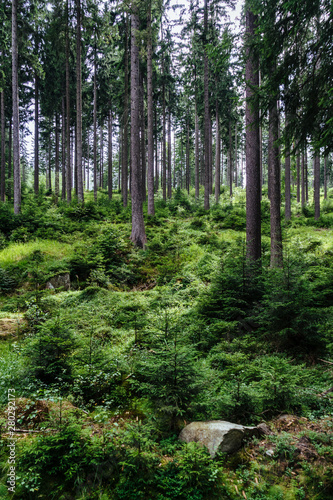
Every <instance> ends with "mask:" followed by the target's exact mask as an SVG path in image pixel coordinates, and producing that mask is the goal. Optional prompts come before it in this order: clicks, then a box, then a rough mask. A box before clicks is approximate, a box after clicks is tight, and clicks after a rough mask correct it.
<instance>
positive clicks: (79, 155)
mask: <svg viewBox="0 0 333 500" xmlns="http://www.w3.org/2000/svg"><path fill="white" fill-rule="evenodd" d="M76 168H77V197H78V200H79V201H80V202H83V200H84V194H83V179H82V70H81V0H76Z"/></svg>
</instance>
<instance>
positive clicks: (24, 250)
mask: <svg viewBox="0 0 333 500" xmlns="http://www.w3.org/2000/svg"><path fill="white" fill-rule="evenodd" d="M36 250H40V251H41V252H43V253H44V254H45V256H46V258H50V259H54V258H56V259H57V260H58V259H63V258H64V257H68V256H70V255H71V254H72V253H73V245H70V244H68V243H60V242H58V241H55V240H39V239H36V240H35V241H29V242H27V243H11V244H10V245H9V246H8V247H6V248H4V249H3V250H1V252H0V266H3V267H7V266H10V265H12V264H15V263H17V262H19V261H21V260H23V259H26V258H27V257H28V256H29V255H30V254H31V253H32V252H35V251H36Z"/></svg>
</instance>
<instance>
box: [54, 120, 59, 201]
mask: <svg viewBox="0 0 333 500" xmlns="http://www.w3.org/2000/svg"><path fill="white" fill-rule="evenodd" d="M54 194H55V199H56V202H58V197H59V115H58V113H56V116H55V178H54Z"/></svg>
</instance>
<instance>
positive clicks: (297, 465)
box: [0, 190, 333, 500]
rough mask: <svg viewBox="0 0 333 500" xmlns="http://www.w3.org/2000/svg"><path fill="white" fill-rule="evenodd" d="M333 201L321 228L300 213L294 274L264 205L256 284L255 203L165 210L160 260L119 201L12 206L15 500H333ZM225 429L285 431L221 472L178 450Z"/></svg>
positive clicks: (0, 308)
mask: <svg viewBox="0 0 333 500" xmlns="http://www.w3.org/2000/svg"><path fill="white" fill-rule="evenodd" d="M330 194H332V199H331V198H329V199H328V200H325V201H324V202H323V203H322V216H321V219H320V221H317V222H315V221H314V218H313V209H312V207H311V206H308V205H307V206H306V207H304V208H303V209H301V207H299V206H298V205H297V204H296V203H294V204H293V215H292V220H291V221H289V222H287V223H285V222H284V223H283V240H284V241H283V244H284V269H281V270H272V269H270V267H269V245H270V239H269V205H268V202H267V201H266V200H265V198H264V199H263V202H262V246H263V251H262V271H261V273H259V275H258V276H257V277H256V278H255V279H254V278H250V277H249V276H250V275H249V273H247V270H246V262H245V257H244V255H245V250H244V245H245V242H244V240H245V232H244V231H245V198H244V196H245V195H244V192H242V191H241V190H238V191H237V192H236V195H235V197H234V199H233V200H232V203H231V202H230V199H229V198H228V197H226V196H225V195H223V196H222V197H221V202H220V204H219V205H213V206H212V208H211V209H210V210H209V211H208V212H206V211H204V210H203V208H202V200H201V199H200V200H199V201H195V200H194V198H193V193H191V195H190V196H188V195H187V194H185V193H182V192H177V193H176V194H175V196H174V197H173V198H172V199H171V200H170V201H168V202H167V203H165V202H163V200H160V199H157V203H156V215H155V216H154V217H151V218H146V231H147V240H148V243H147V247H146V248H145V249H144V250H137V249H135V248H133V246H132V244H131V242H130V240H129V235H130V207H127V208H123V207H122V206H121V202H120V198H119V197H118V195H116V196H115V198H114V199H113V200H112V201H111V202H109V201H108V200H107V196H106V193H104V192H100V193H99V201H98V203H97V204H94V203H93V202H92V201H89V200H88V201H87V202H86V203H85V205H84V206H80V205H77V204H76V203H75V202H73V203H72V205H70V206H67V205H65V204H60V205H59V207H57V206H55V205H54V204H53V203H52V199H51V198H50V197H47V196H44V195H41V197H40V199H39V200H37V201H36V200H34V198H33V196H30V195H28V194H27V195H26V197H25V199H24V200H23V208H22V214H21V215H20V216H14V215H13V214H12V213H11V210H10V209H9V207H7V206H6V205H5V206H2V207H0V231H1V232H0V246H1V248H2V249H1V250H0V291H1V296H0V359H1V367H0V386H1V397H0V403H1V408H0V432H1V449H0V453H1V462H2V482H1V483H0V498H4V499H10V498H13V499H22V500H24V499H30V498H56V499H82V500H83V499H88V498H92V499H95V498H96V499H103V500H107V499H126V500H130V499H133V500H134V499H135V500H136V499H147V500H149V499H157V500H167V499H180V500H181V499H184V500H201V499H202V500H204V499H206V498H220V499H236V498H246V499H248V500H255V499H257V500H258V499H265V500H266V499H267V500H270V499H272V500H273V499H275V500H278V499H287V500H289V499H290V500H294V499H295V500H296V499H309V500H310V499H311V500H312V499H317V500H326V499H327V500H328V499H331V498H332V497H333V481H332V477H333V476H332V472H333V451H332V450H333V448H332V440H333V438H332V426H333V412H332V393H331V392H329V390H330V388H331V387H332V386H333V374H332V363H333V361H332V349H333V344H332V332H333V323H332V312H333V288H332V283H333V266H332V255H333V232H332V227H333V218H332V215H333V192H332V193H330ZM52 283H53V284H52ZM8 389H12V390H13V394H14V390H15V402H16V430H17V432H16V434H15V437H16V438H17V442H16V456H15V467H16V476H17V478H16V485H15V488H16V489H15V493H10V492H8V488H7V487H8V485H7V484H6V481H7V478H8V473H9V464H8V444H9V442H10V435H9V434H8V432H6V431H7V430H6V423H7V421H8V408H9V406H8V405H9V403H8ZM211 419H221V420H229V421H232V422H236V423H241V424H244V425H256V424H258V423H260V422H265V423H266V424H267V426H268V428H269V429H270V433H269V434H268V435H267V436H264V437H262V438H260V439H252V440H251V441H249V442H247V443H245V444H244V447H243V448H242V449H241V450H240V451H238V452H237V453H235V454H233V455H228V456H226V455H225V454H218V456H217V458H215V459H214V460H212V459H211V458H210V457H209V455H208V453H207V452H206V451H205V450H204V449H202V448H200V447H199V446H197V445H195V444H193V445H192V444H190V445H185V444H183V443H181V442H179V440H178V434H179V431H180V429H181V428H182V427H183V426H184V425H185V424H186V423H188V422H191V421H194V420H211Z"/></svg>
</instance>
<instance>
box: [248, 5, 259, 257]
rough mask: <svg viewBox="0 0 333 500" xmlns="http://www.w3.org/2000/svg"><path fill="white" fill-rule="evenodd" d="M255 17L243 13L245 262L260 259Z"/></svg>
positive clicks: (251, 14) (257, 84)
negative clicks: (244, 37)
mask: <svg viewBox="0 0 333 500" xmlns="http://www.w3.org/2000/svg"><path fill="white" fill-rule="evenodd" d="M256 23H257V17H256V16H255V15H254V14H253V13H252V12H251V11H250V10H249V8H248V7H247V11H246V34H247V48H246V73H245V78H246V82H247V85H246V111H245V116H246V243H247V247H246V256H247V259H248V261H250V262H257V261H259V260H260V258H261V210H260V198H261V185H260V144H259V101H258V95H257V92H256V89H257V88H258V86H259V60H258V57H257V55H256V54H255V53H254V51H253V50H252V49H251V47H250V43H251V41H252V40H253V39H254V37H255V28H256Z"/></svg>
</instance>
